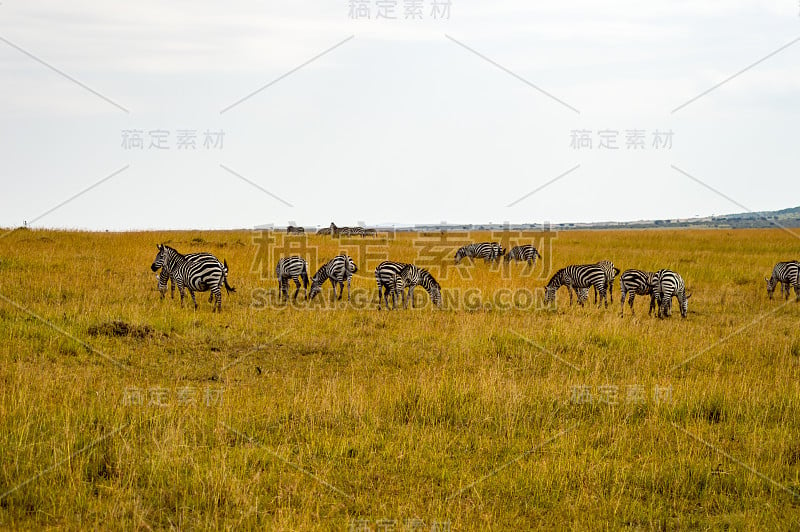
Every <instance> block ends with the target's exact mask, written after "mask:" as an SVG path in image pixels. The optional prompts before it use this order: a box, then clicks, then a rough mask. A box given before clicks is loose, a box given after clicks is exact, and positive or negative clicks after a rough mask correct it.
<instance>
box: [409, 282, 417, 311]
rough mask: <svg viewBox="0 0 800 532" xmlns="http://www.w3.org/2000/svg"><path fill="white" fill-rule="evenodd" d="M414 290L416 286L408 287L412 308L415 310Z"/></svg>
mask: <svg viewBox="0 0 800 532" xmlns="http://www.w3.org/2000/svg"><path fill="white" fill-rule="evenodd" d="M414 288H416V285H411V286H409V287H408V299H409V300H410V301H411V308H414Z"/></svg>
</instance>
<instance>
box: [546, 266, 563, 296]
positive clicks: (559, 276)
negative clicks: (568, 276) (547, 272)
mask: <svg viewBox="0 0 800 532" xmlns="http://www.w3.org/2000/svg"><path fill="white" fill-rule="evenodd" d="M563 277H564V272H563V270H558V271H557V272H556V273H555V274H554V275H553V276H552V277H551V278H550V280H549V281H548V282H547V286H545V287H544V302H545V303H550V302H551V301H555V300H556V291H557V290H558V289H559V288H560V287H561V285H562V284H564V279H563Z"/></svg>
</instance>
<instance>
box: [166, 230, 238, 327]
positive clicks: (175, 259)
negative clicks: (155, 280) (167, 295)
mask: <svg viewBox="0 0 800 532" xmlns="http://www.w3.org/2000/svg"><path fill="white" fill-rule="evenodd" d="M157 247H158V253H157V254H156V258H155V260H153V264H151V265H150V269H151V270H153V271H154V272H155V271H158V269H159V268H163V269H164V270H166V271H167V273H168V274H169V275H171V276H172V278H173V280H174V281H175V282H176V283H177V285H178V291H179V292H180V294H181V307H183V299H184V288H186V289H188V290H189V294H191V296H192V302H193V303H194V308H195V310H197V300H196V299H195V296H194V293H195V292H205V291H207V290H210V291H211V295H212V296H213V297H214V298H216V304H215V305H214V306H213V310H214V311H220V312H221V311H222V291H221V287H222V286H223V285H224V286H225V290H226V291H227V292H229V293H230V292H235V291H236V290H235V289H234V288H232V287H231V286H229V285H228V279H227V275H228V263H227V261H224V262H223V263H222V264H220V262H219V260H217V258H216V257H214V256H213V255H212V256H208V257H206V256H204V257H197V258H195V259H194V260H186V257H185V256H184V255H181V254H180V253H178V251H177V250H175V249H174V248H171V247H169V246H166V245H164V244H158V246H157Z"/></svg>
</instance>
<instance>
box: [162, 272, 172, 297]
mask: <svg viewBox="0 0 800 532" xmlns="http://www.w3.org/2000/svg"><path fill="white" fill-rule="evenodd" d="M169 297H170V299H175V281H174V280H173V279H172V276H171V275H170V277H169ZM161 299H164V294H163V293H162V294H161Z"/></svg>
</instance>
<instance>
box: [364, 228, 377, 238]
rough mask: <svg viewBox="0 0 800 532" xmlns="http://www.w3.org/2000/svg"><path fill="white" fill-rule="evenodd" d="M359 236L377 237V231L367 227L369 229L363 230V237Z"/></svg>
mask: <svg viewBox="0 0 800 532" xmlns="http://www.w3.org/2000/svg"><path fill="white" fill-rule="evenodd" d="M361 236H372V237H377V236H378V230H377V229H374V228H372V227H369V228H367V229H364V234H363V235H361Z"/></svg>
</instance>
